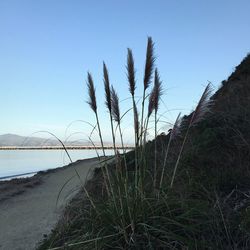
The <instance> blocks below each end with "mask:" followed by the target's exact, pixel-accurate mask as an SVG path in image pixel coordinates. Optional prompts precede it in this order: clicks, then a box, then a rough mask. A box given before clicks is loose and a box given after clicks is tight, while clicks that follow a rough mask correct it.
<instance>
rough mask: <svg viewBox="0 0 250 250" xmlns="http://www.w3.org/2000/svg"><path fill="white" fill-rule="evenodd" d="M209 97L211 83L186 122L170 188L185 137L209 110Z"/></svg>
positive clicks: (172, 180) (210, 102) (171, 185)
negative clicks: (186, 125)
mask: <svg viewBox="0 0 250 250" xmlns="http://www.w3.org/2000/svg"><path fill="white" fill-rule="evenodd" d="M211 95H212V86H211V83H208V85H207V86H206V88H205V90H204V92H203V94H202V96H201V98H200V100H199V102H198V104H197V106H196V108H195V110H194V111H193V113H192V114H191V118H190V120H189V121H188V127H187V130H186V133H185V136H184V139H183V142H182V144H181V148H180V152H179V154H178V157H177V160H176V163H175V167H174V172H173V175H172V179H171V184H170V187H171V188H172V187H173V184H174V179H175V176H176V170H177V167H178V165H179V162H180V158H181V155H182V152H183V149H184V145H185V143H186V140H187V137H188V133H189V130H190V128H191V127H193V126H195V125H196V124H197V123H198V122H200V121H201V120H202V119H203V118H204V116H205V114H206V113H207V112H208V111H209V110H210V106H211V104H212V101H211V99H210V97H211Z"/></svg>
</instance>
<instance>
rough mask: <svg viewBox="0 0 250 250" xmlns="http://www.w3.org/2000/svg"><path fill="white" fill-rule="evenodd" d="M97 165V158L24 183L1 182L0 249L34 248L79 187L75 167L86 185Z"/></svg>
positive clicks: (38, 175) (38, 176) (15, 181)
mask: <svg viewBox="0 0 250 250" xmlns="http://www.w3.org/2000/svg"><path fill="white" fill-rule="evenodd" d="M96 166H98V160H97V159H89V160H83V161H78V162H76V163H73V164H71V165H69V166H66V167H63V168H59V169H56V170H51V171H48V172H45V173H44V172H43V173H39V174H37V175H36V176H34V177H32V178H27V179H26V180H22V181H20V180H13V181H9V182H2V183H0V249H1V250H17V249H18V250H32V249H35V248H36V245H37V243H38V242H39V241H41V240H42V239H43V236H44V235H46V234H49V233H50V231H51V229H52V228H53V226H54V225H55V224H56V223H57V221H58V219H59V217H60V214H61V212H62V210H63V208H64V207H65V205H66V204H67V203H68V202H69V201H70V200H71V199H72V198H73V196H74V195H75V194H76V193H77V192H78V191H79V188H80V187H81V183H80V181H79V178H78V177H77V176H76V173H75V170H74V167H75V168H76V169H77V171H78V172H79V174H80V176H81V179H82V182H83V183H85V181H86V179H87V178H90V177H91V173H92V171H91V170H92V169H93V168H94V167H96ZM67 182H68V183H67ZM65 183H67V185H66V186H65V187H64V188H63V191H62V192H61V194H60V197H59V200H58V203H57V197H58V194H59V192H60V190H61V189H62V187H63V185H64V184H65ZM56 203H57V204H56Z"/></svg>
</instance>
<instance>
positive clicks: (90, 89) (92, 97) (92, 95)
mask: <svg viewBox="0 0 250 250" xmlns="http://www.w3.org/2000/svg"><path fill="white" fill-rule="evenodd" d="M87 87H88V94H89V100H88V101H87V103H88V104H89V106H90V108H91V109H92V110H93V112H94V114H95V118H96V123H97V129H98V133H99V138H100V142H101V147H102V152H103V156H104V157H105V158H106V154H105V150H104V144H103V139H102V132H101V127H100V122H99V118H98V113H97V103H96V94H95V86H94V81H93V78H92V76H91V74H90V73H89V72H88V80H87ZM101 169H102V167H101ZM105 170H106V174H105V173H104V171H103V169H102V174H103V179H104V183H105V186H106V190H107V194H108V195H109V196H110V190H109V186H110V189H111V190H113V188H112V183H111V180H110V176H109V171H108V167H107V163H106V161H105ZM107 179H108V182H107Z"/></svg>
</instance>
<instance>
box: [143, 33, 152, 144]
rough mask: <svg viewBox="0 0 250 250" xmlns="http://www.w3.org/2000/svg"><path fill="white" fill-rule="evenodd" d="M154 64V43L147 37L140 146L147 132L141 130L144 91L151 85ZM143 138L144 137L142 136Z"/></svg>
mask: <svg viewBox="0 0 250 250" xmlns="http://www.w3.org/2000/svg"><path fill="white" fill-rule="evenodd" d="M154 62H155V56H154V43H153V40H152V38H151V37H148V44H147V53H146V63H145V70H144V81H143V83H144V90H143V97H142V112H141V129H140V140H141V144H142V141H143V140H142V137H143V131H145V133H146V132H147V131H146V130H144V128H143V124H144V120H143V119H144V105H145V99H146V90H147V88H148V87H149V85H150V83H151V78H152V74H153V70H154ZM144 138H145V136H144Z"/></svg>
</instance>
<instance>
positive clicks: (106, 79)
mask: <svg viewBox="0 0 250 250" xmlns="http://www.w3.org/2000/svg"><path fill="white" fill-rule="evenodd" d="M103 82H104V90H105V105H106V107H107V109H108V112H109V119H110V126H111V132H112V140H113V146H114V153H115V155H116V143H115V132H114V125H113V118H112V100H111V90H110V82H109V74H108V69H107V67H106V64H105V63H104V62H103Z"/></svg>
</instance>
